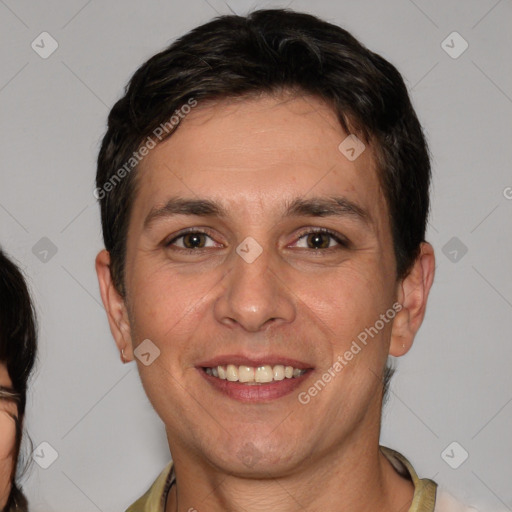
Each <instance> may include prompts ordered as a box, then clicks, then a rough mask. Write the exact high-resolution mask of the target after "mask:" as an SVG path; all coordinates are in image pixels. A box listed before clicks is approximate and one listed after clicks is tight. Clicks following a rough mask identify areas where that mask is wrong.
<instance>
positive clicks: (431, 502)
mask: <svg viewBox="0 0 512 512" xmlns="http://www.w3.org/2000/svg"><path fill="white" fill-rule="evenodd" d="M380 449H381V451H382V453H383V454H384V455H385V456H386V458H387V459H388V460H389V462H390V463H391V464H392V465H393V467H394V468H395V469H396V471H397V472H398V473H399V474H401V475H402V476H404V477H405V478H408V479H410V480H411V481H412V483H413V484H414V496H413V499H412V504H411V507H410V508H409V511H408V512H452V511H454V512H455V511H457V512H459V511H460V512H463V511H468V512H469V511H470V510H475V509H467V508H465V507H464V506H463V505H461V504H460V503H458V502H456V501H455V500H453V498H451V497H450V495H448V494H446V493H442V494H441V496H440V499H439V500H438V501H439V503H438V504H436V494H437V484H436V482H434V481H433V480H430V479H429V478H419V477H418V475H417V474H416V471H415V470H414V468H413V467H412V465H411V463H410V462H409V461H408V460H407V459H406V458H405V457H404V456H403V455H402V454H400V453H398V452H397V451H395V450H392V449H391V448H387V447H385V446H381V447H380ZM175 482H176V475H175V474H174V468H173V463H172V461H171V462H169V464H168V465H167V466H166V467H165V468H164V470H163V471H162V472H161V473H160V475H159V476H158V478H157V479H156V480H155V481H154V482H153V484H152V485H151V487H150V488H149V489H148V490H147V492H146V493H145V494H144V495H143V496H141V497H140V498H139V499H138V500H137V501H136V502H135V503H134V504H133V505H131V506H130V507H129V508H128V509H127V510H126V512H165V502H166V499H167V494H168V492H169V489H170V488H171V487H172V485H174V483H175ZM455 507H460V508H455Z"/></svg>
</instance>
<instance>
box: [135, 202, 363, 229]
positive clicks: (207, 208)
mask: <svg viewBox="0 0 512 512" xmlns="http://www.w3.org/2000/svg"><path fill="white" fill-rule="evenodd" d="M174 215H196V216H199V217H221V218H228V217H229V214H228V212H227V210H226V209H225V207H224V206H223V205H222V204H220V203H217V202H215V201H211V200H209V199H187V198H183V197H171V198H170V199H169V200H168V201H167V202H166V203H165V204H164V205H163V206H160V207H154V208H152V209H151V211H150V212H149V214H148V215H147V217H146V219H145V220H144V229H148V228H149V226H150V225H151V224H152V223H153V222H155V221H156V220H157V219H160V218H164V217H172V216H174ZM283 216H284V217H298V216H302V217H352V218H354V219H356V220H359V221H361V222H363V223H365V224H367V225H371V224H372V219H371V217H370V215H369V213H368V212H367V211H366V210H365V209H364V208H362V207H361V206H359V205H357V204H356V203H354V202H353V201H350V200H348V199H347V198H345V197H337V196H333V197H313V198H310V199H304V198H301V197H297V198H295V199H294V200H292V201H288V202H287V203H286V208H285V211H284V214H283Z"/></svg>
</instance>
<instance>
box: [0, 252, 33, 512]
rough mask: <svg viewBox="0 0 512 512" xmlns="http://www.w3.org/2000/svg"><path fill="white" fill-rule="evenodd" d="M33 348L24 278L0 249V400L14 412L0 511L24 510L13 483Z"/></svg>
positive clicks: (30, 317) (31, 318)
mask: <svg viewBox="0 0 512 512" xmlns="http://www.w3.org/2000/svg"><path fill="white" fill-rule="evenodd" d="M36 346H37V324H36V313H35V309H34V306H33V303H32V301H31V298H30V294H29V291H28V288H27V285H26V283H25V279H24V277H23V275H22V273H21V272H20V270H19V269H18V267H17V266H16V265H15V264H14V263H13V262H12V261H11V260H10V259H9V258H8V257H7V256H6V255H5V254H4V252H3V251H2V250H1V249H0V361H1V362H2V363H4V364H5V365H6V366H7V370H8V372H9V377H10V379H11V382H12V388H6V387H0V400H11V401H14V402H15V403H16V405H17V412H18V414H17V415H16V416H15V417H13V419H14V421H15V423H16V440H15V446H14V450H13V454H14V465H13V471H12V474H11V481H12V487H11V493H10V495H9V498H8V500H7V504H6V506H5V507H4V509H3V512H11V511H21V512H25V511H28V503H27V499H26V498H25V496H24V495H23V493H22V491H21V489H20V488H19V486H18V485H17V483H16V474H17V471H18V469H19V464H18V463H19V460H18V459H19V453H20V448H21V440H22V433H23V420H24V416H25V405H26V398H27V384H28V379H29V376H30V374H31V372H32V369H33V366H34V363H35V358H36ZM24 469H25V470H26V469H27V466H25V468H24Z"/></svg>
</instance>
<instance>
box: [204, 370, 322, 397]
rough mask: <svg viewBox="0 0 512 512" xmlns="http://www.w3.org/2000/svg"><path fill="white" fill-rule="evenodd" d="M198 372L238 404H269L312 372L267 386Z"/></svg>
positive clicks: (291, 390)
mask: <svg viewBox="0 0 512 512" xmlns="http://www.w3.org/2000/svg"><path fill="white" fill-rule="evenodd" d="M198 371H199V373H200V374H201V375H202V376H203V377H204V378H205V379H206V380H207V381H208V382H209V383H210V384H211V385H212V386H213V387H214V388H215V389H216V390H217V391H220V392H221V393H223V394H225V395H227V396H229V397H230V398H233V399H235V400H238V401H240V402H270V401H272V400H276V399H277V398H281V397H283V396H286V395H289V394H290V393H292V392H293V391H294V390H295V389H297V388H298V387H299V386H300V385H301V384H302V383H303V382H304V381H305V380H306V379H307V378H309V376H310V374H311V373H312V370H307V371H306V373H304V374H303V375H301V376H300V377H293V378H291V379H286V378H285V379H283V380H277V381H273V382H269V383H268V384H254V385H250V384H241V383H240V382H231V381H229V380H224V379H219V378H218V377H213V376H212V375H208V374H207V373H206V372H205V371H204V370H203V369H202V368H198Z"/></svg>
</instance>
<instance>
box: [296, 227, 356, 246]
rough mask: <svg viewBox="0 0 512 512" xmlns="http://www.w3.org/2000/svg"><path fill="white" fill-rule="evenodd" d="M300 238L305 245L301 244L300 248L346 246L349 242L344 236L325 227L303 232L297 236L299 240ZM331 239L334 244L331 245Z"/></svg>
mask: <svg viewBox="0 0 512 512" xmlns="http://www.w3.org/2000/svg"><path fill="white" fill-rule="evenodd" d="M301 239H304V240H305V242H306V247H304V246H302V247H301V248H304V249H311V250H318V249H324V250H325V249H336V248H340V247H341V248H343V247H348V244H349V242H348V240H346V239H345V238H344V237H342V236H341V235H339V234H337V233H335V232H332V231H330V230H328V229H326V228H323V229H318V230H310V231H306V232H303V233H301V234H300V236H299V240H301ZM331 241H335V244H334V245H331ZM336 244H337V246H338V247H336Z"/></svg>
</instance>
